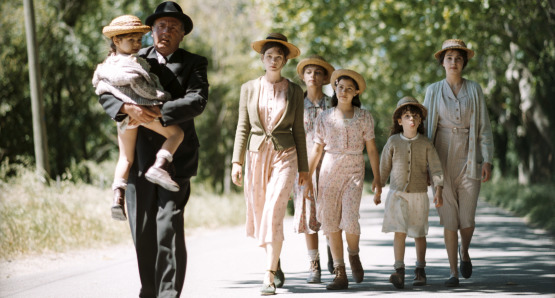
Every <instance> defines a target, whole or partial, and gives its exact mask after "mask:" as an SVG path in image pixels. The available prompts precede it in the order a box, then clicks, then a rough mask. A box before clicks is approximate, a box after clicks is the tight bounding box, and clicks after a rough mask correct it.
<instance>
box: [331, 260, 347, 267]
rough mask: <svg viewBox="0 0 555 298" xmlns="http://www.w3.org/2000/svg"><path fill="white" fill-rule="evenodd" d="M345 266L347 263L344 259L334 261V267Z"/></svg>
mask: <svg viewBox="0 0 555 298" xmlns="http://www.w3.org/2000/svg"><path fill="white" fill-rule="evenodd" d="M337 266H345V261H344V260H343V259H337V260H333V267H337Z"/></svg>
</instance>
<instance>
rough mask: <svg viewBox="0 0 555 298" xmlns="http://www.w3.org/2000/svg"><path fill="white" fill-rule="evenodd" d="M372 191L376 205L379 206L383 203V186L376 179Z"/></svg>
mask: <svg viewBox="0 0 555 298" xmlns="http://www.w3.org/2000/svg"><path fill="white" fill-rule="evenodd" d="M372 191H373V192H374V204H376V205H379V204H380V203H381V202H382V185H381V184H380V182H379V181H377V180H376V179H374V181H372Z"/></svg>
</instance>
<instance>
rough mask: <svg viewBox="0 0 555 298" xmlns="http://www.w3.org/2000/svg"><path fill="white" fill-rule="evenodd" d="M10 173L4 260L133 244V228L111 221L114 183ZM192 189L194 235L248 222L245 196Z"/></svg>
mask: <svg viewBox="0 0 555 298" xmlns="http://www.w3.org/2000/svg"><path fill="white" fill-rule="evenodd" d="M4 166H5V165H4ZM110 167H111V166H107V168H110ZM10 171H11V174H12V175H10V177H9V178H6V176H5V175H3V176H2V177H3V178H2V180H0V260H10V259H14V258H21V257H25V256H26V255H33V254H41V253H47V252H64V251H68V250H73V249H81V248H96V247H105V246H108V245H113V244H117V243H122V242H123V241H129V239H130V237H131V235H130V231H129V225H128V224H127V223H126V222H119V221H114V220H112V218H111V214H110V206H111V196H112V191H111V189H110V188H109V184H110V183H106V181H109V179H101V180H104V182H103V183H100V184H99V185H98V186H96V185H91V184H86V183H82V182H72V181H69V180H61V181H58V182H52V185H46V184H44V183H42V182H41V181H40V180H39V179H38V177H37V176H36V175H35V174H34V173H33V172H32V170H30V168H29V167H24V166H21V167H19V168H18V169H16V171H15V172H16V173H17V174H16V175H13V173H14V168H13V167H12V168H10ZM192 189H193V193H192V195H191V198H190V199H189V203H188V204H187V208H186V209H185V225H186V227H187V232H188V233H189V232H191V231H192V229H196V228H201V227H202V228H217V227H222V226H230V225H237V224H241V223H244V221H245V203H244V199H243V196H242V194H232V195H230V196H219V195H216V194H213V193H211V192H210V191H209V190H208V188H206V187H202V185H199V186H198V187H197V185H193V186H192Z"/></svg>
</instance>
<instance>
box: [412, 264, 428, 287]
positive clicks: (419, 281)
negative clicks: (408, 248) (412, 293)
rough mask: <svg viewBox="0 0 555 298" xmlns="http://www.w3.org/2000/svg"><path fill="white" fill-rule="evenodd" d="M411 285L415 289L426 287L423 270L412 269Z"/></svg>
mask: <svg viewBox="0 0 555 298" xmlns="http://www.w3.org/2000/svg"><path fill="white" fill-rule="evenodd" d="M412 285H413V286H416V287H420V286H425V285H426V271H425V270H424V268H416V269H414V280H413V281H412Z"/></svg>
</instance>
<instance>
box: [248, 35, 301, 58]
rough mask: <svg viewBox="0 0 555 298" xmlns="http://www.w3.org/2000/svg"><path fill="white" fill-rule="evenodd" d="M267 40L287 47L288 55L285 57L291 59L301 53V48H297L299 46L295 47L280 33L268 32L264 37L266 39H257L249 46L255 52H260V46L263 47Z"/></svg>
mask: <svg viewBox="0 0 555 298" xmlns="http://www.w3.org/2000/svg"><path fill="white" fill-rule="evenodd" d="M268 42H277V43H281V44H282V45H284V46H286V47H287V48H288V49H289V55H287V57H285V58H287V59H293V58H295V57H298V56H299V55H300V54H301V50H299V48H297V47H296V46H295V45H293V44H292V43H289V42H287V37H285V35H283V34H280V33H270V34H269V35H268V36H267V37H266V39H263V40H258V41H255V42H253V43H251V47H252V49H253V50H255V51H256V52H258V53H260V54H262V48H263V47H264V44H266V43H268Z"/></svg>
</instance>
